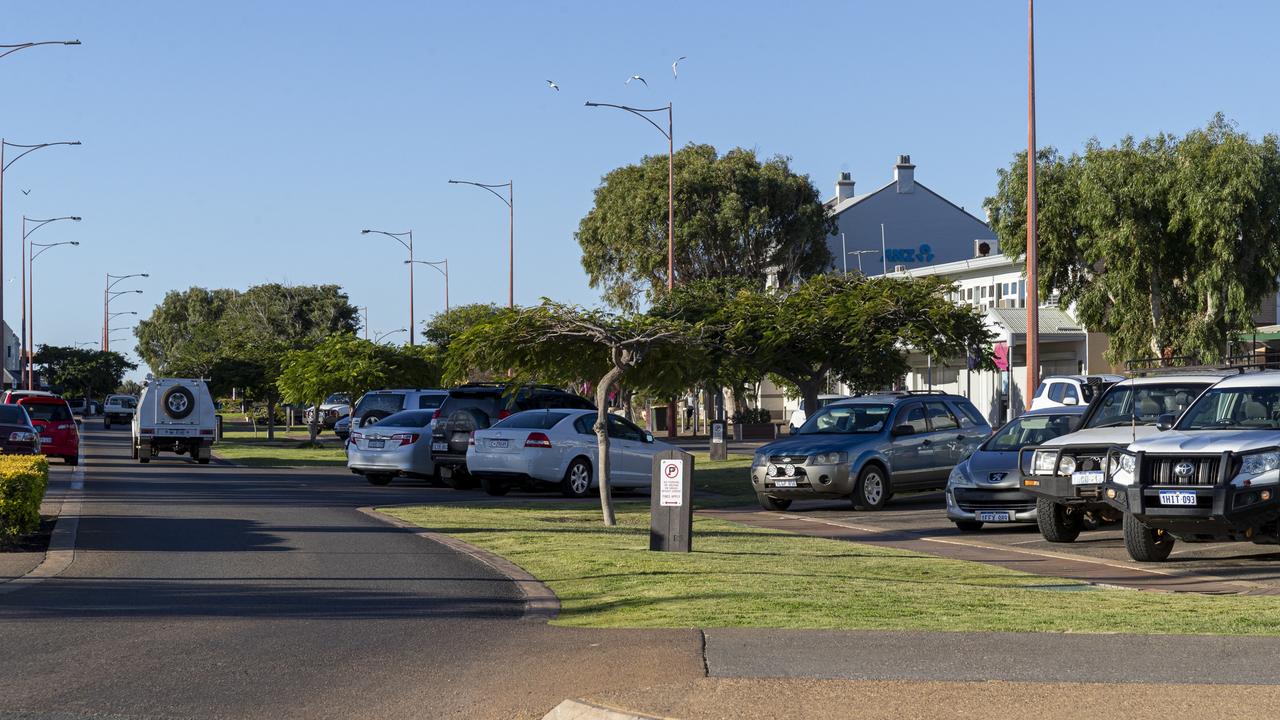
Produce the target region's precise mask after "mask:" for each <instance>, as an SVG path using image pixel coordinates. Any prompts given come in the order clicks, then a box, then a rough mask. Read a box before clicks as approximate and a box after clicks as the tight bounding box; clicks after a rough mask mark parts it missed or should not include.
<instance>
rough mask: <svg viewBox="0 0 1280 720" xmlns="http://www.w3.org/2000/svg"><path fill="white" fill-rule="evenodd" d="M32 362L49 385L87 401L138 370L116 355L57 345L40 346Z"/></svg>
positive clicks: (122, 357) (99, 395)
mask: <svg viewBox="0 0 1280 720" xmlns="http://www.w3.org/2000/svg"><path fill="white" fill-rule="evenodd" d="M32 360H33V362H34V363H35V364H36V365H37V366H38V367H39V368H40V372H41V374H42V375H43V376H44V377H45V378H46V379H47V380H48V382H49V384H50V385H53V386H56V387H60V388H62V389H63V390H64V392H72V391H74V392H77V393H82V394H83V395H84V396H85V397H86V398H92V397H101V396H103V395H106V394H107V393H109V392H111V391H112V390H114V389H115V388H116V387H117V386H118V385H120V382H121V381H122V380H123V379H124V374H125V373H126V372H128V371H129V370H136V369H137V367H138V366H137V365H135V364H133V363H131V362H129V361H128V360H126V359H125V357H124V356H123V355H121V354H120V353H117V352H110V351H108V352H103V351H101V350H88V349H84V348H76V347H64V346H58V345H41V346H40V347H39V348H37V350H36V354H35V357H34V358H32Z"/></svg>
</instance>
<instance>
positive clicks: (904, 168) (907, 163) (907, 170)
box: [893, 155, 916, 193]
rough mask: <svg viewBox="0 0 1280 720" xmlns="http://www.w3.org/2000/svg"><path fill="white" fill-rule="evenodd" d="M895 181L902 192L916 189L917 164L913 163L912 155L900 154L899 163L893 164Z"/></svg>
mask: <svg viewBox="0 0 1280 720" xmlns="http://www.w3.org/2000/svg"><path fill="white" fill-rule="evenodd" d="M893 182H894V183H896V184H897V186H898V192H900V193H911V192H915V191H916V166H915V165H912V164H911V156H910V155H899V156H898V164H897V165H894V166H893Z"/></svg>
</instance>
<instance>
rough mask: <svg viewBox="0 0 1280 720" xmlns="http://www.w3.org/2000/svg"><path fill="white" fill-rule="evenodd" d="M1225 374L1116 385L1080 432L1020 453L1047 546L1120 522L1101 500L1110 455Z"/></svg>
mask: <svg viewBox="0 0 1280 720" xmlns="http://www.w3.org/2000/svg"><path fill="white" fill-rule="evenodd" d="M1223 377H1224V375H1223V374H1222V373H1186V372H1169V373H1164V374H1158V375H1151V376H1147V377H1138V378H1132V379H1129V380H1124V381H1122V382H1119V383H1116V384H1115V385H1112V386H1111V387H1110V388H1107V391H1106V392H1105V393H1103V394H1102V397H1100V398H1098V399H1097V400H1096V401H1095V402H1094V403H1093V405H1091V406H1090V408H1089V411H1088V412H1087V413H1086V414H1085V417H1084V420H1083V421H1082V422H1081V424H1080V429H1079V430H1077V431H1076V432H1073V433H1071V434H1069V435H1063V436H1061V437H1058V438H1054V439H1053V440H1050V441H1048V442H1047V443H1045V444H1043V445H1041V446H1038V447H1036V446H1033V447H1029V448H1024V449H1023V450H1022V451H1021V456H1022V457H1021V460H1020V463H1021V467H1022V468H1023V471H1024V477H1023V478H1022V486H1023V489H1025V490H1027V491H1029V492H1031V493H1034V494H1035V495H1036V507H1037V511H1036V524H1037V525H1038V526H1039V527H1040V534H1041V535H1043V536H1044V539H1045V540H1048V541H1049V542H1058V543H1069V542H1074V541H1075V539H1076V538H1077V537H1079V535H1080V531H1081V530H1083V529H1084V528H1085V527H1088V526H1096V525H1098V524H1100V523H1104V522H1116V521H1118V520H1120V513H1118V512H1116V511H1115V510H1114V509H1113V508H1111V507H1110V506H1108V505H1107V504H1106V503H1105V502H1104V501H1103V497H1102V481H1103V474H1102V463H1103V460H1104V459H1105V458H1106V454H1107V451H1108V450H1110V449H1111V448H1113V447H1116V446H1124V445H1128V444H1129V443H1131V442H1133V441H1134V440H1139V439H1142V438H1145V437H1149V436H1151V435H1154V434H1155V433H1156V432H1157V429H1156V422H1157V421H1158V420H1159V419H1160V416H1162V415H1165V414H1167V413H1173V414H1174V415H1175V416H1176V415H1177V414H1180V413H1181V412H1182V411H1183V410H1185V409H1186V408H1188V407H1190V406H1191V403H1192V401H1194V400H1195V399H1196V397H1198V396H1199V395H1200V393H1202V392H1204V391H1205V389H1206V388H1208V387H1210V386H1212V385H1213V384H1214V383H1217V382H1218V381H1219V380H1221V379H1222V378H1223Z"/></svg>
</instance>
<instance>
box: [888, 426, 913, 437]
mask: <svg viewBox="0 0 1280 720" xmlns="http://www.w3.org/2000/svg"><path fill="white" fill-rule="evenodd" d="M889 434H890V435H892V436H894V437H900V436H902V435H915V434H916V429H915V427H913V426H911V425H906V424H903V425H895V426H894V428H893V429H892V430H890V431H889Z"/></svg>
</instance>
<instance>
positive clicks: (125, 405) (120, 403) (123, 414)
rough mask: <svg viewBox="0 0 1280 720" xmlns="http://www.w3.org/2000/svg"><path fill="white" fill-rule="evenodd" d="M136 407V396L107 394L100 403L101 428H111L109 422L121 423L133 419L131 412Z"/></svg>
mask: <svg viewBox="0 0 1280 720" xmlns="http://www.w3.org/2000/svg"><path fill="white" fill-rule="evenodd" d="M137 407H138V398H136V397H134V396H132V395H108V396H107V399H106V401H105V402H104V403H103V404H102V428H103V429H104V430H110V429H111V423H113V422H116V423H119V424H121V425H123V424H125V423H127V422H129V421H130V420H133V413H134V411H135V410H136V409H137Z"/></svg>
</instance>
